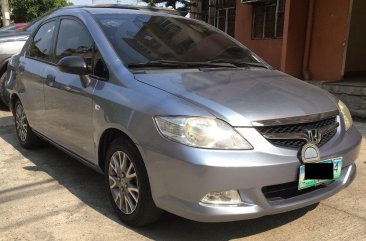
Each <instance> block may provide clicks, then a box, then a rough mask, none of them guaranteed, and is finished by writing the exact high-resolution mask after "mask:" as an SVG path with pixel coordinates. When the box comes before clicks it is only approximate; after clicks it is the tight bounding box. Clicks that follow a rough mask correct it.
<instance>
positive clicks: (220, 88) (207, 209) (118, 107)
mask: <svg viewBox="0 0 366 241" xmlns="http://www.w3.org/2000/svg"><path fill="white" fill-rule="evenodd" d="M153 10H154V11H151V9H149V8H139V7H127V6H118V7H117V6H108V5H103V6H98V5H96V6H90V7H87V6H85V7H74V8H67V9H61V10H58V11H56V12H54V13H52V14H51V15H49V16H48V17H46V19H45V20H44V21H43V22H42V23H41V24H40V26H39V27H38V29H37V30H36V31H34V33H33V34H32V37H31V38H29V39H28V41H27V43H26V44H25V46H24V48H23V49H22V51H21V53H20V54H19V55H16V56H14V57H13V58H12V60H11V61H10V64H9V66H10V67H9V70H8V82H7V88H8V90H9V93H10V97H11V98H10V107H11V111H12V112H13V115H14V120H15V125H16V132H17V136H18V140H19V143H20V144H21V146H23V147H24V148H35V147H37V146H39V144H40V143H41V140H46V141H48V142H50V143H52V144H53V145H55V146H56V147H58V148H60V149H61V150H63V151H65V152H66V153H68V154H70V155H72V156H73V157H75V158H76V159H78V160H80V161H81V162H83V163H84V164H86V165H87V166H89V167H92V168H94V169H95V170H97V171H99V172H101V173H104V176H105V186H106V188H107V190H108V197H109V199H110V200H111V204H112V206H113V208H114V210H115V211H116V213H117V214H118V216H119V217H120V218H121V220H123V222H125V223H127V224H128V225H132V226H142V225H146V224H149V223H151V222H154V221H156V220H157V219H158V218H159V216H160V214H161V212H162V210H165V211H168V212H171V213H174V214H176V215H179V216H182V217H185V218H188V219H191V220H196V221H202V222H226V221H234V220H243V219H251V218H257V217H261V216H264V215H269V214H276V213H281V212H287V211H290V210H294V209H298V208H302V207H305V206H308V205H311V204H314V203H317V202H320V201H321V200H323V199H325V198H328V197H330V196H332V195H334V194H335V193H337V192H339V191H340V190H342V189H343V188H345V187H347V186H348V185H350V184H351V182H352V181H353V179H354V178H355V175H356V165H355V163H354V161H355V160H356V158H357V156H358V153H359V149H360V143H361V135H360V133H359V132H358V131H357V129H356V128H355V127H354V126H353V124H352V118H351V115H350V113H349V111H348V109H347V107H346V106H345V105H344V104H343V103H342V102H341V101H340V100H338V99H337V98H336V97H334V96H333V95H331V94H329V93H328V92H326V91H324V90H322V89H320V88H318V87H315V86H313V85H309V84H307V83H305V82H303V81H300V80H298V79H295V78H293V77H291V76H289V75H286V74H284V73H281V72H280V71H277V70H274V69H273V68H271V67H270V66H269V65H268V64H266V63H265V62H264V61H262V60H261V59H260V58H259V57H258V56H257V55H255V54H254V53H253V52H251V51H250V50H249V49H247V48H246V47H245V46H243V45H242V44H240V43H239V42H238V41H236V40H235V39H233V38H231V37H230V36H228V35H226V34H225V33H223V32H221V31H220V30H218V29H216V28H214V27H212V26H210V25H208V24H206V23H204V22H201V21H196V20H192V19H187V18H183V17H180V16H175V15H172V14H167V13H162V12H159V11H158V10H156V9H153Z"/></svg>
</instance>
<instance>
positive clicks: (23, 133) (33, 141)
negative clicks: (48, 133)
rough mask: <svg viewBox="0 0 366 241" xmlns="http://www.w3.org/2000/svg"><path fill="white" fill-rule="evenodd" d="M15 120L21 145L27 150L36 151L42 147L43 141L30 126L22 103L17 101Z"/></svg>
mask: <svg viewBox="0 0 366 241" xmlns="http://www.w3.org/2000/svg"><path fill="white" fill-rule="evenodd" d="M13 114H14V120H15V129H16V132H17V137H18V140H19V143H20V145H21V146H22V147H24V148H26V149H34V148H37V147H39V146H40V145H41V143H42V140H41V138H40V137H38V136H37V135H36V134H34V132H33V130H32V128H31V127H30V126H29V123H28V119H27V116H26V115H25V112H24V108H23V105H22V103H21V102H20V101H19V100H17V101H16V103H15V105H14V113H13Z"/></svg>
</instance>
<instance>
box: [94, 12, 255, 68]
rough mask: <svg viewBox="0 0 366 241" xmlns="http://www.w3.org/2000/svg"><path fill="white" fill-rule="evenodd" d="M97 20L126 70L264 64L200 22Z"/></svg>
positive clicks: (158, 18)
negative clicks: (145, 66) (171, 63)
mask: <svg viewBox="0 0 366 241" xmlns="http://www.w3.org/2000/svg"><path fill="white" fill-rule="evenodd" d="M95 17H96V19H97V21H98V22H99V24H100V26H101V27H102V29H103V31H104V33H105V34H106V36H107V38H108V39H109V41H110V42H111V44H112V45H113V46H114V48H115V50H116V52H117V53H118V55H119V57H120V58H121V59H122V61H123V62H124V64H125V65H127V66H139V64H140V65H141V66H143V64H147V63H156V62H157V61H175V63H180V62H183V63H187V62H190V63H192V62H194V63H200V62H205V63H221V62H223V63H224V62H228V63H230V62H232V63H241V62H242V63H245V64H246V65H247V66H248V64H250V63H254V64H262V63H261V62H260V60H259V59H258V58H257V57H256V56H255V55H253V53H252V52H251V51H250V50H248V49H246V48H244V47H242V46H241V45H239V44H237V43H236V42H234V41H233V40H231V39H230V38H229V37H228V36H227V35H225V34H223V33H222V32H220V31H219V30H217V29H216V28H214V27H211V26H210V25H208V24H204V23H201V22H199V21H193V20H190V19H187V18H180V17H174V16H167V15H165V16H156V15H153V16H151V15H144V14H97V15H95Z"/></svg>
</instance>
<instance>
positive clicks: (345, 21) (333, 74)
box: [309, 0, 351, 81]
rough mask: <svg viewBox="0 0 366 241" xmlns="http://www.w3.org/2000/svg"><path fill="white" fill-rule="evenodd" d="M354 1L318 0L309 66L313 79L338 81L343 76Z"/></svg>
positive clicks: (316, 2)
mask: <svg viewBox="0 0 366 241" xmlns="http://www.w3.org/2000/svg"><path fill="white" fill-rule="evenodd" d="M350 1H351V0H321V1H317V0H316V1H315V14H314V25H313V36H312V41H311V52H310V66H309V70H310V75H311V78H312V79H316V80H325V81H337V80H341V79H342V77H343V63H344V56H345V41H346V39H347V35H348V26H349V12H350Z"/></svg>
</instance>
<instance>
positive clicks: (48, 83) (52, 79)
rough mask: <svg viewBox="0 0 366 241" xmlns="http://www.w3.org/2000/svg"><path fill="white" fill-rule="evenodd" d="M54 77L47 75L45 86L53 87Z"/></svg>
mask: <svg viewBox="0 0 366 241" xmlns="http://www.w3.org/2000/svg"><path fill="white" fill-rule="evenodd" d="M55 80H56V77H55V76H54V75H52V74H49V75H47V77H46V85H48V86H50V87H53V84H54V83H55Z"/></svg>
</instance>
